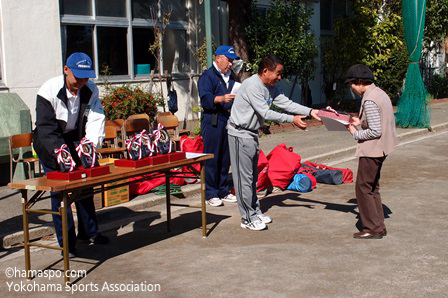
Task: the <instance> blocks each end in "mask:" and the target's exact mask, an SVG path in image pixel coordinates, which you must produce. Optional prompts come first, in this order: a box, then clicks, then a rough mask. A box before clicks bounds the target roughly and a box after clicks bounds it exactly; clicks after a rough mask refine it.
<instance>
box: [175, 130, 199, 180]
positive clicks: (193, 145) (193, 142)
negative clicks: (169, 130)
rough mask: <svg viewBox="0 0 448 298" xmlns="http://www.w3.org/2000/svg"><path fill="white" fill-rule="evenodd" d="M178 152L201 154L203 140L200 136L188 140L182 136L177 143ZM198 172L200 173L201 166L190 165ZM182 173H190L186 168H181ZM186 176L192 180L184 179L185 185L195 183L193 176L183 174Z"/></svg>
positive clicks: (185, 136)
mask: <svg viewBox="0 0 448 298" xmlns="http://www.w3.org/2000/svg"><path fill="white" fill-rule="evenodd" d="M179 144H180V151H182V152H195V153H203V152H204V140H203V139H202V137H201V136H196V137H195V138H194V139H190V138H189V137H188V136H187V135H183V136H182V137H181V138H180V141H179ZM191 166H192V167H193V168H195V169H196V170H197V171H198V172H200V171H201V164H200V163H195V164H193V165H191ZM182 171H183V172H185V173H188V172H192V170H191V169H189V168H188V167H187V166H184V167H183V168H182ZM185 175H186V176H192V178H186V179H185V182H186V183H195V182H196V181H197V179H196V177H195V176H194V175H193V174H185Z"/></svg>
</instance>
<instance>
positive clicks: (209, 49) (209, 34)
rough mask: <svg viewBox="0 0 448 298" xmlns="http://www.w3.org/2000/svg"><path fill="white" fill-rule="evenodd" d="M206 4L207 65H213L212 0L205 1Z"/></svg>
mask: <svg viewBox="0 0 448 298" xmlns="http://www.w3.org/2000/svg"><path fill="white" fill-rule="evenodd" d="M204 6H205V37H206V45H207V67H211V66H212V64H213V61H212V18H211V10H210V0H205V1H204Z"/></svg>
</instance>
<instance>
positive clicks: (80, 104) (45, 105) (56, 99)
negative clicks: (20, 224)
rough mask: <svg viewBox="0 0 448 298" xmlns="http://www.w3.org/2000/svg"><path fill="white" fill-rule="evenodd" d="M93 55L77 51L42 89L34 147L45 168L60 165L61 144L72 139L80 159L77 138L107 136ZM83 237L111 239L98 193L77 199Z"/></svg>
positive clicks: (56, 200) (57, 219)
mask: <svg viewBox="0 0 448 298" xmlns="http://www.w3.org/2000/svg"><path fill="white" fill-rule="evenodd" d="M89 78H95V71H94V70H93V65H92V60H91V59H90V57H89V56H88V55H86V54H84V53H80V52H77V53H73V54H72V55H70V57H68V59H67V62H66V64H65V66H64V74H63V75H60V76H57V77H54V78H52V79H50V80H48V81H47V82H45V83H44V84H43V85H42V87H41V88H40V89H39V92H38V93H37V100H36V128H35V130H34V150H35V151H36V153H37V155H38V156H39V159H40V161H41V163H42V165H43V168H44V171H45V173H47V172H51V171H55V170H58V169H59V165H58V160H57V156H56V153H55V151H54V150H55V149H59V148H61V146H62V145H64V144H65V145H67V147H68V148H69V150H70V152H71V156H72V158H73V160H74V161H75V162H76V164H77V165H80V164H81V162H80V160H79V157H78V155H77V154H76V149H75V142H77V141H80V140H81V139H82V138H84V137H85V138H87V139H88V140H89V141H91V142H93V143H94V144H95V146H96V147H98V146H100V145H101V143H102V140H103V138H104V136H105V135H104V124H105V116H104V112H103V108H102V106H101V102H100V99H99V97H98V88H97V86H96V85H95V83H93V82H92V81H90V80H89ZM75 204H76V209H77V216H78V239H80V240H84V241H85V242H89V243H92V244H107V243H108V242H109V239H108V238H107V237H105V236H103V235H101V234H100V233H99V230H98V223H97V219H96V215H95V207H94V204H93V195H92V196H90V197H87V198H85V199H83V200H80V201H77V202H76V203H75ZM60 205H61V198H60V196H59V193H51V207H52V210H53V211H58V209H59V207H60ZM67 213H68V214H67V215H68V227H69V231H68V232H69V256H70V257H75V256H76V249H75V245H76V238H77V237H76V234H75V225H74V222H73V215H72V211H71V208H67ZM53 223H54V226H55V230H56V235H57V238H58V242H59V245H60V246H61V247H62V219H61V216H59V215H53Z"/></svg>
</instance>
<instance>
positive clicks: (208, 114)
mask: <svg viewBox="0 0 448 298" xmlns="http://www.w3.org/2000/svg"><path fill="white" fill-rule="evenodd" d="M235 59H240V57H238V56H237V55H236V54H235V51H234V49H233V47H231V46H226V45H223V46H220V47H218V48H217V49H216V53H215V61H214V62H213V66H212V67H210V68H209V69H207V70H206V71H205V72H204V73H203V74H202V75H201V77H200V78H199V81H198V89H199V96H200V98H201V106H202V109H203V113H202V117H201V133H202V137H203V138H204V152H206V153H213V154H214V155H215V158H213V159H211V160H208V161H207V162H206V163H205V196H206V198H207V203H208V204H209V205H210V206H213V207H218V206H221V205H223V201H226V202H233V203H236V197H235V196H234V195H233V194H230V193H229V186H228V184H227V177H228V174H229V167H230V155H229V144H228V139H227V129H226V125H227V120H228V119H229V116H230V109H231V108H232V104H233V99H234V98H235V94H230V92H231V91H232V88H233V86H234V85H235V78H234V77H233V74H232V72H231V68H232V63H233V60H235Z"/></svg>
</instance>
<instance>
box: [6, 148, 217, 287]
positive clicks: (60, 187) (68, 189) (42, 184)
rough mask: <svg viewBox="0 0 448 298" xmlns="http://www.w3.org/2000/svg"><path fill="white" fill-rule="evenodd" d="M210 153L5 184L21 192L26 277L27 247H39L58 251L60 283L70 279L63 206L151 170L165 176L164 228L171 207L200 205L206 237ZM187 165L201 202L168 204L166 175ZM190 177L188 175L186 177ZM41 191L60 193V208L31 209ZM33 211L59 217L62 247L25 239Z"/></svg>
mask: <svg viewBox="0 0 448 298" xmlns="http://www.w3.org/2000/svg"><path fill="white" fill-rule="evenodd" d="M212 158H213V154H205V155H203V156H199V157H195V158H187V159H183V160H178V161H173V162H168V163H163V164H159V165H154V166H144V167H140V168H126V167H113V169H111V173H110V174H107V175H103V176H98V177H92V178H85V179H80V180H74V181H62V180H49V179H47V178H46V177H39V178H33V179H28V180H22V181H15V182H11V183H9V184H8V186H9V187H10V188H15V189H20V191H21V194H22V214H23V242H24V246H25V267H26V271H27V280H30V279H31V278H32V277H31V276H30V274H31V271H30V270H31V260H30V247H31V246H39V247H44V248H50V249H56V250H61V251H62V255H63V258H64V271H65V274H64V283H67V282H69V281H70V277H68V276H67V275H68V274H67V273H68V271H69V270H70V266H69V257H68V253H69V251H68V221H67V208H70V205H71V204H72V203H73V202H75V201H77V200H81V199H83V198H85V197H87V196H91V195H92V194H94V193H95V192H102V191H105V190H109V189H112V188H117V187H121V186H124V185H128V184H131V183H134V182H138V181H142V180H147V179H148V178H147V177H143V178H141V179H140V180H134V181H132V182H126V183H120V184H116V185H113V186H108V187H104V185H105V184H109V183H112V182H116V181H120V180H124V179H128V178H134V177H137V176H141V175H145V174H151V173H156V172H159V173H163V174H165V176H166V179H165V184H166V211H167V230H168V232H170V231H171V226H170V222H171V206H183V207H191V208H201V209H202V237H204V238H205V237H207V227H206V224H207V219H206V207H205V206H206V204H205V184H204V181H205V177H204V163H205V161H207V160H209V159H212ZM195 163H200V164H201V171H200V172H198V171H196V170H194V168H193V167H191V165H192V164H195ZM183 166H189V167H190V168H191V169H193V170H194V174H195V175H196V176H200V179H201V205H200V206H194V205H186V204H171V201H170V177H173V176H176V177H181V176H182V173H173V172H170V171H171V170H172V169H174V168H178V167H183ZM189 177H191V176H189ZM95 186H101V189H98V188H96V189H94V187H95ZM28 191H35V192H34V194H33V195H32V197H31V198H30V199H28ZM45 192H60V196H61V200H62V201H61V207H60V209H59V211H58V212H54V211H51V209H32V207H33V205H34V204H35V203H36V202H37V201H40V200H43V199H48V198H50V196H49V195H47V196H45V197H44V196H43V195H44V193H45ZM30 212H36V213H43V214H56V215H60V216H61V217H62V239H63V241H62V242H63V247H62V248H61V247H59V246H50V245H44V244H40V243H30V239H29V222H28V213H30Z"/></svg>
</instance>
